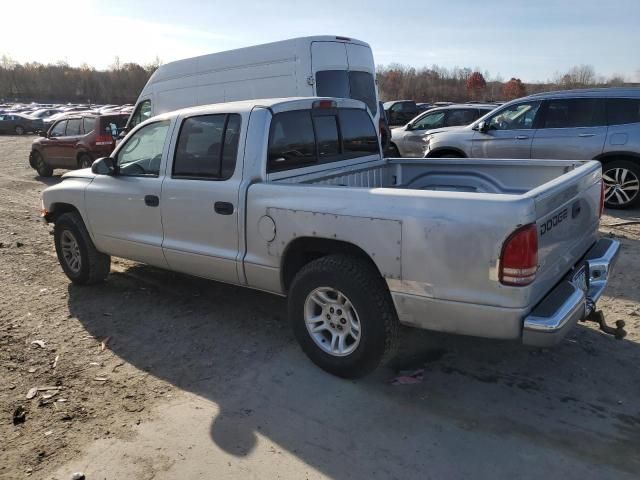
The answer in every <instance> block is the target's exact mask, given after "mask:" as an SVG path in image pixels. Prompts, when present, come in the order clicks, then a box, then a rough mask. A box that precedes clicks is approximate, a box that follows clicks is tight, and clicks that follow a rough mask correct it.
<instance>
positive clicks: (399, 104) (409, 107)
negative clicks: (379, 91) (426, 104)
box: [383, 100, 420, 126]
mask: <svg viewBox="0 0 640 480" xmlns="http://www.w3.org/2000/svg"><path fill="white" fill-rule="evenodd" d="M383 106H384V111H385V112H386V113H387V120H388V121H389V126H394V125H405V124H406V123H407V122H408V121H409V120H411V119H412V118H413V117H415V116H416V115H418V114H419V113H420V112H419V111H418V105H416V102H414V101H413V100H395V101H393V102H385V103H384V104H383Z"/></svg>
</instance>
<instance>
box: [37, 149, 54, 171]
mask: <svg viewBox="0 0 640 480" xmlns="http://www.w3.org/2000/svg"><path fill="white" fill-rule="evenodd" d="M33 164H34V165H35V169H36V172H38V175H40V176H41V177H50V176H51V175H53V168H51V167H50V166H49V165H47V163H46V162H45V161H44V157H43V156H42V154H41V153H40V152H33Z"/></svg>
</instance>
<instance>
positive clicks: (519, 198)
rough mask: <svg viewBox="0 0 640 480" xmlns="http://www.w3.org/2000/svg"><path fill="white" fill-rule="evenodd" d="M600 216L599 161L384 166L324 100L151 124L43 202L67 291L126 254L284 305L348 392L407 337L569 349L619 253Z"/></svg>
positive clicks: (342, 107) (244, 106) (347, 117)
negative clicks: (421, 332) (423, 332)
mask: <svg viewBox="0 0 640 480" xmlns="http://www.w3.org/2000/svg"><path fill="white" fill-rule="evenodd" d="M602 208H603V189H602V175H601V167H600V164H599V163H598V162H595V161H577V160H571V161H559V160H509V159H482V160H477V159H401V158H399V159H388V158H387V159H385V158H383V156H382V155H381V151H380V144H379V140H378V137H377V135H376V128H375V126H374V122H373V121H372V118H371V116H370V114H369V113H368V111H367V109H366V106H365V105H364V104H363V103H361V102H359V101H357V100H351V99H327V98H290V99H267V100H251V101H244V102H234V103H225V104H217V105H209V106H203V107H194V108H188V109H184V110H179V111H175V112H171V113H167V114H162V115H159V116H156V117H154V118H151V119H149V120H147V121H145V122H143V123H141V124H140V125H138V126H136V127H135V128H134V129H133V130H132V131H131V132H129V134H128V135H127V136H126V138H125V139H124V140H123V141H122V142H121V143H120V144H119V145H118V147H117V148H116V149H115V150H114V152H113V153H112V154H111V156H109V157H105V158H101V159H98V160H96V161H95V162H94V163H93V165H92V167H91V168H90V169H83V170H77V171H73V172H69V173H67V174H65V175H64V176H63V181H62V182H60V183H59V184H57V185H55V186H52V187H49V188H47V189H46V190H45V191H44V193H43V210H44V211H43V215H44V217H45V219H46V220H47V221H48V222H52V223H54V224H55V225H54V229H53V230H54V240H55V247H56V251H57V255H58V258H59V261H60V264H61V266H62V268H63V270H64V272H65V273H66V275H67V276H68V277H69V278H70V280H71V281H73V282H75V283H77V284H83V285H84V284H95V283H98V282H100V281H102V280H104V279H105V278H106V277H107V275H108V273H109V268H110V258H111V256H117V257H124V258H128V259H132V260H135V261H139V262H144V263H146V264H150V265H155V266H156V267H160V268H164V269H170V270H173V271H177V272H183V273H186V274H190V275H196V276H199V277H204V278H207V279H212V280H216V281H220V282H226V283H231V284H236V285H239V286H244V287H250V288H254V289H259V290H263V291H266V292H271V293H274V294H277V295H283V296H287V297H288V310H289V318H290V322H291V326H292V328H293V331H294V332H295V336H296V338H297V340H298V341H299V343H300V345H301V347H302V349H303V350H304V352H305V353H306V354H307V355H308V356H309V357H310V359H311V360H312V361H313V362H315V363H316V364H317V365H318V366H320V367H321V368H323V369H325V370H327V371H329V372H331V373H333V374H335V375H338V376H342V377H349V378H354V377H358V376H362V375H364V374H366V373H368V372H370V371H372V370H373V369H374V368H376V367H377V366H378V365H379V364H380V362H382V361H383V360H384V359H385V358H388V356H389V355H391V353H392V352H393V348H394V344H395V340H396V336H397V332H398V326H399V324H404V325H409V326H413V327H418V328H423V329H430V330H437V331H442V332H450V333H454V334H464V335H473V336H479V337H489V338H496V339H505V340H516V341H520V342H522V343H524V344H526V345H533V346H538V347H540V346H550V345H553V344H555V343H557V342H559V341H561V340H562V338H563V337H564V336H565V335H566V334H567V332H568V331H569V330H570V329H572V328H573V327H574V325H575V324H576V323H577V322H578V321H579V320H583V319H585V317H587V316H588V315H590V314H592V312H594V308H595V302H596V301H597V300H598V299H599V298H600V296H601V295H602V292H603V290H604V288H605V286H606V284H607V281H608V279H609V276H610V274H611V269H612V267H613V265H614V262H615V260H616V258H617V256H618V252H619V243H618V242H617V241H615V240H612V239H606V238H603V239H599V238H598V225H599V218H600V215H601V213H602ZM212 288H213V287H212Z"/></svg>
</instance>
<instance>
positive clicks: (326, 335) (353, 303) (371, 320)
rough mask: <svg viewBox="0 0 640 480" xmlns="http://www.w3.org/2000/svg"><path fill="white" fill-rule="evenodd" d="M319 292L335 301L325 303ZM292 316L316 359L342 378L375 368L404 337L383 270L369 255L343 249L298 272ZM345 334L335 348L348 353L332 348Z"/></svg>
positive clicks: (302, 342) (302, 341)
mask: <svg viewBox="0 0 640 480" xmlns="http://www.w3.org/2000/svg"><path fill="white" fill-rule="evenodd" d="M331 292H338V294H339V295H341V296H342V298H341V297H340V296H339V295H336V294H333V293H331ZM318 296H319V297H321V298H324V299H325V300H327V299H328V300H330V302H328V303H326V304H325V305H324V307H322V306H321V305H320V304H319V303H316V301H315V300H314V298H317V297H318ZM341 308H343V309H345V311H342V310H341ZM327 316H328V317H329V318H328V319H327ZM341 317H344V318H341ZM309 318H317V319H319V320H316V322H313V321H311V322H307V319H309ZM289 321H290V322H291V326H292V328H293V332H294V334H295V336H296V339H297V340H298V342H299V343H300V346H301V347H302V350H303V351H304V352H305V353H306V354H307V356H308V357H309V358H310V359H311V361H312V362H313V363H315V364H316V365H317V366H319V367H320V368H322V369H323V370H325V371H327V372H329V373H331V374H333V375H336V376H338V377H342V378H359V377H362V376H364V375H366V374H367V373H369V372H371V371H373V370H375V368H376V367H378V365H380V363H382V362H385V361H386V360H388V359H389V358H390V357H391V356H392V355H393V353H394V350H395V345H396V340H397V336H398V317H397V315H396V312H395V308H394V306H393V302H392V300H391V295H390V294H389V290H388V289H387V286H386V284H385V283H384V280H383V279H382V277H381V276H380V274H379V273H378V271H377V270H376V269H375V267H374V266H372V265H371V264H370V263H369V262H367V261H366V260H364V259H361V258H358V257H355V256H347V255H342V254H339V255H328V256H326V257H322V258H319V259H317V260H314V261H312V262H310V263H308V264H307V265H305V266H304V267H303V268H302V269H301V270H300V271H299V272H298V274H297V275H296V276H295V278H294V280H293V283H292V284H291V289H290V291H289ZM340 324H342V325H340ZM307 325H309V327H307ZM314 327H315V329H316V332H315V333H312V330H313V329H314ZM356 327H357V328H356ZM337 328H340V331H338V330H337ZM347 330H348V332H347ZM340 335H342V336H344V338H345V340H344V342H343V343H342V342H340V341H339V340H338V341H336V342H335V348H336V350H339V349H340V348H342V353H340V352H338V351H335V352H334V353H331V352H329V350H331V349H333V347H334V342H333V341H332V339H333V338H334V336H338V337H339V336H340ZM356 336H357V340H356ZM321 345H322V346H321Z"/></svg>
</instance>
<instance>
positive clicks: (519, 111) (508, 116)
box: [488, 102, 540, 130]
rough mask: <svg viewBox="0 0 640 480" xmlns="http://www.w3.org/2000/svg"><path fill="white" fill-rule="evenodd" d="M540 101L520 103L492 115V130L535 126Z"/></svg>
mask: <svg viewBox="0 0 640 480" xmlns="http://www.w3.org/2000/svg"><path fill="white" fill-rule="evenodd" d="M539 109H540V102H526V103H518V104H515V105H511V106H509V107H506V108H505V109H503V110H500V111H499V112H498V113H497V114H495V115H494V116H493V117H491V118H490V119H489V120H488V122H489V129H490V130H519V129H529V128H533V124H534V120H535V118H536V114H537V113H538V110H539Z"/></svg>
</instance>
